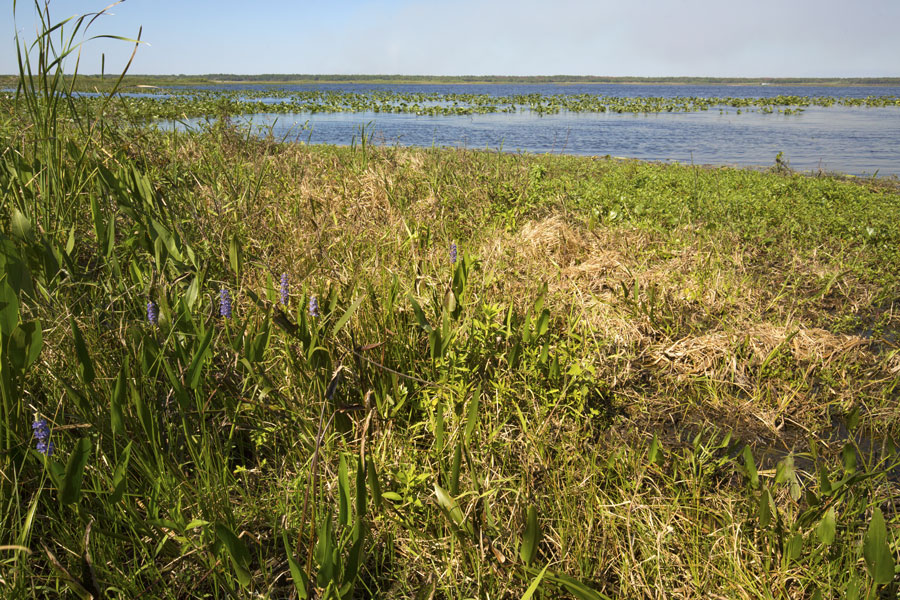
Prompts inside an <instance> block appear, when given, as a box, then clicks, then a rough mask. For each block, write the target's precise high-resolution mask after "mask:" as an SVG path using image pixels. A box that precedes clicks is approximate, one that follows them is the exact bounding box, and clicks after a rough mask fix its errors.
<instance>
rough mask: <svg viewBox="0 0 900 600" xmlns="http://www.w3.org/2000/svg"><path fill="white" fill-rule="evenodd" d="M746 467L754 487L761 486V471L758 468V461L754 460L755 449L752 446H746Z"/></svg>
mask: <svg viewBox="0 0 900 600" xmlns="http://www.w3.org/2000/svg"><path fill="white" fill-rule="evenodd" d="M744 467H745V468H746V469H747V477H749V478H750V485H752V486H753V488H754V489H756V488H758V487H759V473H758V472H757V470H756V461H754V460H753V451H752V450H750V446H744Z"/></svg>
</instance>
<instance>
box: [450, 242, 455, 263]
mask: <svg viewBox="0 0 900 600" xmlns="http://www.w3.org/2000/svg"><path fill="white" fill-rule="evenodd" d="M450 264H451V265H455V264H456V242H453V243H451V244H450Z"/></svg>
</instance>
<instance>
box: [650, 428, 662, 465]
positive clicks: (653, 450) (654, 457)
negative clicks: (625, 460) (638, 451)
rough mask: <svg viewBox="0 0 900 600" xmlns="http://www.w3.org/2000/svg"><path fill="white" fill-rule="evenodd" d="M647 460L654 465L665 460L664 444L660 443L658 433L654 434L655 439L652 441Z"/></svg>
mask: <svg viewBox="0 0 900 600" xmlns="http://www.w3.org/2000/svg"><path fill="white" fill-rule="evenodd" d="M647 460H648V461H650V464H653V465H661V464H662V462H663V451H662V444H660V442H659V436H658V435H656V434H653V441H652V442H650V449H649V450H648V451H647Z"/></svg>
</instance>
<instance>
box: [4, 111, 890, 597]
mask: <svg viewBox="0 0 900 600" xmlns="http://www.w3.org/2000/svg"><path fill="white" fill-rule="evenodd" d="M61 110H62V109H61ZM19 118H20V116H19V115H18V114H17V113H15V112H7V113H4V114H3V116H2V120H3V121H2V124H0V134H2V139H3V142H4V147H6V148H7V150H6V151H5V152H3V153H2V154H0V163H2V164H0V191H2V196H0V198H2V200H0V201H2V211H0V215H2V219H0V230H2V238H0V261H2V265H3V269H2V271H0V333H2V337H0V339H2V365H0V383H2V402H3V403H2V405H0V410H2V412H0V473H2V475H0V589H2V590H3V594H2V595H3V596H4V597H9V598H37V597H55V596H57V595H60V594H61V595H64V596H66V597H75V596H76V595H79V594H80V595H81V596H82V597H86V595H93V597H95V598H100V597H105V598H120V597H121V598H135V597H143V598H193V597H215V598H225V597H259V598H291V597H297V596H298V595H299V596H300V597H313V596H315V597H332V598H334V597H338V596H341V597H345V598H350V597H357V598H363V597H376V598H406V597H435V598H472V597H478V598H510V597H512V598H520V597H531V594H535V595H540V596H541V597H576V598H582V599H584V598H590V599H595V598H634V597H657V596H666V597H711V596H713V595H715V596H717V597H726V598H735V597H773V598H810V597H822V598H833V597H866V596H868V597H891V596H893V595H895V594H896V593H897V589H898V577H897V575H896V574H895V568H896V567H895V565H896V564H897V557H898V542H900V539H898V523H900V515H898V494H900V476H898V470H897V466H898V457H897V453H896V445H895V443H894V442H896V440H897V434H898V432H900V410H898V383H900V354H898V349H897V345H898V337H897V334H898V331H900V313H898V312H897V302H898V298H900V270H898V269H897V265H898V264H900V230H898V228H897V223H898V222H900V192H898V186H897V184H896V181H894V180H868V179H867V180H861V179H858V180H857V179H852V178H851V179H838V178H832V177H809V176H801V175H797V174H793V173H791V172H789V171H788V170H787V169H786V168H785V167H784V165H780V166H779V170H778V171H772V172H755V171H745V170H735V169H727V168H716V169H704V168H693V167H689V166H678V165H659V164H652V163H642V162H637V161H624V160H614V159H596V158H587V157H566V156H534V155H521V154H503V153H494V152H476V151H462V150H452V149H407V148H394V147H390V148H389V147H379V146H372V145H368V144H365V143H361V144H356V145H354V146H351V147H335V146H328V145H321V146H304V145H297V144H280V143H276V142H274V141H272V140H267V139H258V138H256V137H255V136H252V135H249V134H248V133H247V132H245V131H241V130H238V129H236V128H233V127H230V126H228V125H227V123H225V122H224V121H223V122H221V123H220V124H219V125H217V126H214V127H211V128H210V129H209V130H207V131H205V132H202V133H189V134H188V133H177V134H175V133H162V132H159V131H153V130H149V129H129V130H127V134H126V133H123V131H124V130H120V129H118V127H117V125H115V124H109V123H107V124H105V125H103V126H100V127H97V128H95V129H93V130H88V129H87V128H84V129H79V128H78V125H77V123H76V122H73V124H72V125H71V127H72V129H70V128H69V126H63V125H59V123H64V122H67V121H65V120H60V121H59V122H57V121H54V124H55V125H54V127H56V126H58V129H53V131H54V132H55V134H54V135H42V134H41V132H46V131H49V128H48V129H42V123H43V126H47V127H49V123H48V122H42V121H38V122H37V123H36V125H35V126H34V127H33V128H31V129H29V128H28V127H25V126H24V124H23V123H22V122H21V121H18V120H17V119H19ZM23 131H25V132H29V131H30V132H31V133H26V134H23V133H22V132H23ZM29 136H33V137H29ZM854 594H856V595H854Z"/></svg>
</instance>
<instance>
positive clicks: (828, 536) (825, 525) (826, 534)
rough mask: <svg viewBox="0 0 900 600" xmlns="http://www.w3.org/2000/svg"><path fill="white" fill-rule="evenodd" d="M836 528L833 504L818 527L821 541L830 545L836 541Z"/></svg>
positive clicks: (817, 533) (817, 531)
mask: <svg viewBox="0 0 900 600" xmlns="http://www.w3.org/2000/svg"><path fill="white" fill-rule="evenodd" d="M835 529H836V522H835V518H834V507H833V506H832V507H830V508H829V509H828V510H827V511H825V514H824V515H823V516H822V520H821V521H819V525H818V526H817V527H816V535H818V536H819V541H820V542H822V543H823V544H825V545H826V546H830V545H831V544H832V543H833V542H834V534H835Z"/></svg>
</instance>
